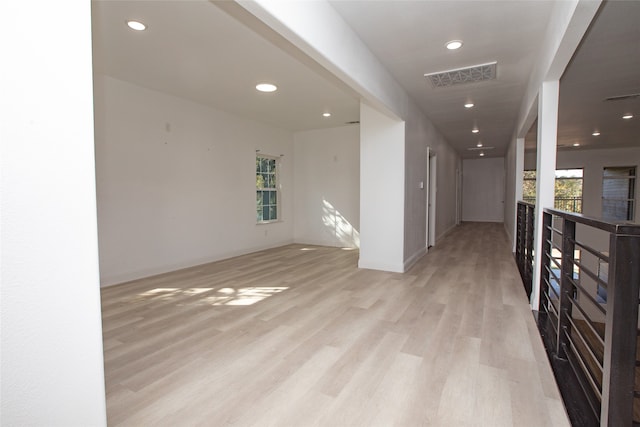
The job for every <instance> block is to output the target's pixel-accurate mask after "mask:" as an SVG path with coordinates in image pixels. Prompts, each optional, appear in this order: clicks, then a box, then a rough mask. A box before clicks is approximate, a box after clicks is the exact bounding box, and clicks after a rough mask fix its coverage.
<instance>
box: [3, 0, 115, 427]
mask: <svg viewBox="0 0 640 427" xmlns="http://www.w3.org/2000/svg"><path fill="white" fill-rule="evenodd" d="M90 7H91V4H90V2H88V1H83V2H44V1H41V2H36V3H35V4H34V2H20V1H9V2H2V3H0V16H2V17H4V18H5V19H3V25H2V26H0V38H1V39H2V40H3V44H2V61H3V64H5V66H3V67H2V70H1V71H0V73H1V74H2V77H1V78H0V85H1V87H0V93H2V96H1V97H0V110H1V111H2V119H0V120H1V121H2V122H1V126H0V132H1V134H2V136H1V137H0V141H1V152H2V155H1V156H0V159H1V160H0V163H1V166H0V170H1V171H2V179H1V189H2V190H1V201H0V212H1V220H0V236H1V237H0V239H1V242H2V248H1V251H0V254H1V255H0V259H1V261H0V263H1V265H2V268H0V271H1V282H2V286H1V287H0V289H1V294H0V295H1V297H0V301H1V309H0V316H1V321H0V323H1V324H2V334H1V337H0V349H1V353H2V354H1V355H0V360H1V362H2V363H1V373H0V377H1V378H2V380H1V381H0V387H1V391H0V425H3V426H7V427H8V426H101V425H106V411H105V401H104V373H103V359H102V330H101V319H100V292H99V281H98V250H97V248H98V243H97V231H96V208H95V179H94V177H95V174H94V161H93V157H94V152H93V121H92V115H91V113H92V108H93V107H92V83H91V14H90ZM25 23H28V25H25Z"/></svg>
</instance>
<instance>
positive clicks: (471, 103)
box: [464, 102, 473, 108]
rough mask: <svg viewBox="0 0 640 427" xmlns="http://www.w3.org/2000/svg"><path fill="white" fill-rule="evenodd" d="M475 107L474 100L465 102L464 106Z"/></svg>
mask: <svg viewBox="0 0 640 427" xmlns="http://www.w3.org/2000/svg"><path fill="white" fill-rule="evenodd" d="M472 107H473V102H467V103H466V104H464V108H472Z"/></svg>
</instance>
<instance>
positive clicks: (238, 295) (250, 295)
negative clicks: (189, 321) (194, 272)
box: [137, 286, 289, 306]
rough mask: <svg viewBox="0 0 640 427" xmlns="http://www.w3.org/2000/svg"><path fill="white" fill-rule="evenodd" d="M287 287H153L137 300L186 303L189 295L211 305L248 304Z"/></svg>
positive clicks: (200, 302) (196, 300)
mask: <svg viewBox="0 0 640 427" xmlns="http://www.w3.org/2000/svg"><path fill="white" fill-rule="evenodd" d="M287 289H289V287H288V286H247V287H238V288H230V287H227V288H220V289H216V288H155V289H151V290H148V291H145V292H142V293H140V294H138V298H137V299H139V300H147V299H157V300H160V301H172V300H176V301H180V303H182V304H184V303H187V302H188V301H190V300H189V297H197V296H200V298H197V299H195V300H194V301H193V302H195V303H199V304H207V305H212V306H220V305H227V306H248V305H253V304H255V303H257V302H260V301H262V300H264V299H266V298H269V297H270V296H273V295H275V294H279V293H280V292H283V291H286V290H287Z"/></svg>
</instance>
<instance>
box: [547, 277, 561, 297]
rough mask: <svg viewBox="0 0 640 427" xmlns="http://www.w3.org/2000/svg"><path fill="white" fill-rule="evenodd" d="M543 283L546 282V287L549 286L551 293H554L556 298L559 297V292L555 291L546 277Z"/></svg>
mask: <svg viewBox="0 0 640 427" xmlns="http://www.w3.org/2000/svg"><path fill="white" fill-rule="evenodd" d="M544 283H546V284H547V287H549V289H551V291H552V292H553V295H555V297H556V299H560V294H559V293H557V292H556V290H555V288H554V287H553V286H551V283H549V281H548V280H547V279H546V278H545V279H544Z"/></svg>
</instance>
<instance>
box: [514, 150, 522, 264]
mask: <svg viewBox="0 0 640 427" xmlns="http://www.w3.org/2000/svg"><path fill="white" fill-rule="evenodd" d="M515 173H516V176H515V188H514V190H515V195H514V196H515V199H514V203H513V205H514V206H513V234H512V236H513V242H512V248H511V250H512V251H513V252H515V251H516V236H517V235H518V201H520V200H522V186H523V181H524V179H523V178H524V138H516V165H515Z"/></svg>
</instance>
